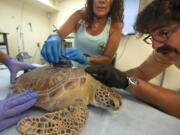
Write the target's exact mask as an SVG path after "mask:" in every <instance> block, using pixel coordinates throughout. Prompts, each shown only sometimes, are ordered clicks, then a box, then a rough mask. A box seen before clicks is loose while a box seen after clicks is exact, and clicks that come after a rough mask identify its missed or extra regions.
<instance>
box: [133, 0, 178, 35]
mask: <svg viewBox="0 0 180 135" xmlns="http://www.w3.org/2000/svg"><path fill="white" fill-rule="evenodd" d="M172 23H180V0H154V1H152V2H151V3H150V4H149V5H148V6H147V7H146V8H145V9H144V10H142V11H141V12H140V13H139V14H138V17H137V21H136V24H135V29H136V31H137V32H139V33H141V34H149V33H150V32H152V31H154V30H156V29H158V28H161V27H164V26H168V25H170V24H172Z"/></svg>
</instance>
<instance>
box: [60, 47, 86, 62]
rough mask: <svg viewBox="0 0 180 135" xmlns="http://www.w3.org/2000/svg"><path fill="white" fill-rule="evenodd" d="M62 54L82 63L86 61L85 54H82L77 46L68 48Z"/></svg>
mask: <svg viewBox="0 0 180 135" xmlns="http://www.w3.org/2000/svg"><path fill="white" fill-rule="evenodd" d="M62 55H63V56H65V57H68V58H69V59H70V60H74V61H77V62H79V63H81V64H84V63H85V56H84V55H82V54H81V53H80V52H79V51H78V50H77V49H76V48H66V49H65V50H64V51H63V53H62Z"/></svg>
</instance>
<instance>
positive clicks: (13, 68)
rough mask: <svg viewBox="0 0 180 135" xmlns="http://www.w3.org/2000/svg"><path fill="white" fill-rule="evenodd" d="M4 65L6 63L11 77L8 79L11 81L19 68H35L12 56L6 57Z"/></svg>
mask: <svg viewBox="0 0 180 135" xmlns="http://www.w3.org/2000/svg"><path fill="white" fill-rule="evenodd" d="M2 63H3V64H4V65H6V66H7V67H8V69H9V71H10V74H11V78H10V81H11V83H13V82H14V81H15V79H16V75H17V73H18V72H19V71H20V70H29V69H35V68H36V66H33V65H30V64H25V63H23V62H19V61H17V60H15V59H13V58H10V57H9V58H6V59H5V60H4V61H3V62H2Z"/></svg>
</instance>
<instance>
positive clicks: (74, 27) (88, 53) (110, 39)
mask: <svg viewBox="0 0 180 135" xmlns="http://www.w3.org/2000/svg"><path fill="white" fill-rule="evenodd" d="M122 20H123V0H87V2H86V6H85V9H81V10H78V11H76V12H75V13H73V14H72V15H71V16H70V18H69V19H68V20H67V21H66V22H65V23H64V25H63V26H62V27H61V28H60V29H59V30H58V32H57V34H55V35H50V36H49V37H48V39H47V41H46V43H45V44H44V46H43V49H42V51H41V53H42V55H43V57H44V58H45V59H46V60H47V61H48V62H50V63H59V62H60V59H59V58H60V57H61V56H62V55H63V56H65V57H68V58H69V59H70V60H73V61H76V62H78V63H79V64H78V65H77V63H76V64H75V65H76V66H83V67H85V66H87V65H88V64H91V65H96V64H109V63H111V61H112V59H113V57H114V55H115V53H116V50H117V48H118V45H119V42H120V39H121V31H122V25H123V22H122ZM71 32H74V33H75V48H66V49H65V50H64V51H63V52H62V53H61V40H62V39H64V38H65V37H66V36H67V35H68V34H70V33H71Z"/></svg>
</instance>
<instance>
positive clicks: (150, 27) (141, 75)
mask: <svg viewBox="0 0 180 135" xmlns="http://www.w3.org/2000/svg"><path fill="white" fill-rule="evenodd" d="M135 28H136V30H137V31H138V32H139V33H141V34H149V36H148V37H146V38H145V41H147V39H152V47H153V49H154V51H153V53H152V55H151V56H150V57H149V58H148V59H147V60H146V61H145V62H144V63H142V64H141V65H140V66H139V67H137V68H134V69H131V70H129V71H127V72H126V73H123V72H121V71H119V70H117V69H115V68H113V67H111V66H109V65H98V66H92V67H88V68H86V71H87V72H88V73H90V74H92V75H93V76H94V77H96V78H97V79H99V80H100V81H102V82H103V83H105V84H106V85H108V86H111V87H117V88H123V89H126V90H128V91H129V92H130V93H131V94H132V95H134V96H135V97H137V98H139V99H141V100H143V101H144V102H146V103H148V104H151V105H152V106H154V107H157V108H159V109H161V110H163V111H164V112H166V113H169V114H171V115H174V116H176V117H178V118H180V105H179V104H180V92H177V91H174V90H170V89H166V88H161V87H159V86H155V85H152V84H150V83H148V81H149V80H150V79H152V78H154V77H155V76H157V75H158V74H159V73H161V72H162V71H163V70H165V69H166V68H167V67H169V66H170V65H172V64H174V65H175V66H176V67H177V68H179V69H180V1H179V0H154V1H153V2H152V3H150V4H149V5H148V6H147V7H146V8H145V9H144V10H143V11H142V12H140V13H139V15H138V18H137V21H136V25H135Z"/></svg>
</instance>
